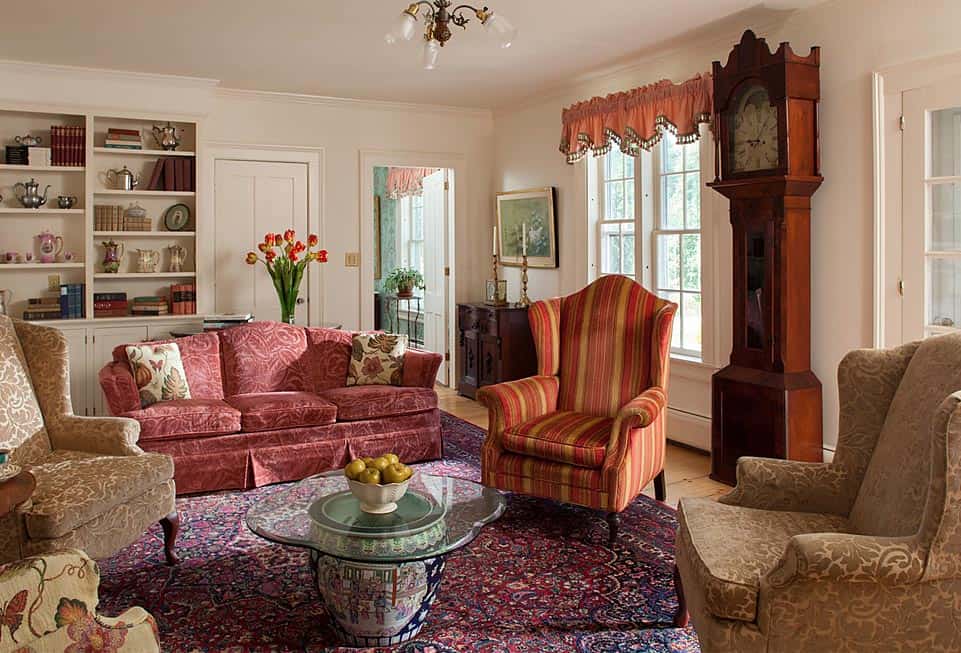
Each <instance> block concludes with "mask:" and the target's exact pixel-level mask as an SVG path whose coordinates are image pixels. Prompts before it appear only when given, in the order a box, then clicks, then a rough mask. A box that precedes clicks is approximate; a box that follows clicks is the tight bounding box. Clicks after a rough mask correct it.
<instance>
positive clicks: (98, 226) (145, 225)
mask: <svg viewBox="0 0 961 653" xmlns="http://www.w3.org/2000/svg"><path fill="white" fill-rule="evenodd" d="M123 213H124V208H123V207H122V206H119V205H112V204H98V205H97V206H94V207H93V228H94V230H95V231H151V229H152V223H151V220H150V218H138V217H131V216H125V215H124V214H123Z"/></svg>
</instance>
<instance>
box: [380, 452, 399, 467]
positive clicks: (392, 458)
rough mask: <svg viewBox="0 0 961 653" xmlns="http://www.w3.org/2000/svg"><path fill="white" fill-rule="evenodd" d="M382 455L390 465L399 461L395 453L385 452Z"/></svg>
mask: <svg viewBox="0 0 961 653" xmlns="http://www.w3.org/2000/svg"><path fill="white" fill-rule="evenodd" d="M383 457H384V458H386V459H387V462H389V463H390V464H391V465H395V464H397V463H399V462H400V458H398V457H397V454H395V453H385V454H384V455H383Z"/></svg>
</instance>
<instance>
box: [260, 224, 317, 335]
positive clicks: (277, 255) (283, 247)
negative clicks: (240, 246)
mask: <svg viewBox="0 0 961 653" xmlns="http://www.w3.org/2000/svg"><path fill="white" fill-rule="evenodd" d="M314 247H317V235H316V234H310V235H309V236H307V244H306V245H305V244H304V243H303V242H302V241H300V240H297V233H296V232H295V231H294V230H293V229H288V230H287V231H285V232H284V233H283V234H267V235H265V236H264V242H262V243H260V244H259V245H257V249H258V250H260V254H258V253H257V252H247V264H248V265H257V262H258V261H260V262H261V263H263V264H264V267H265V268H267V274H269V275H270V278H271V280H272V281H273V282H274V289H275V290H276V291H277V299H279V300H280V321H281V322H285V323H287V324H293V323H294V312H295V310H296V309H297V296H298V295H299V294H300V282H301V281H303V279H304V271H306V270H307V266H308V265H310V264H311V263H313V262H317V263H326V262H327V250H326V249H318V250H316V251H311V250H313V248H314Z"/></svg>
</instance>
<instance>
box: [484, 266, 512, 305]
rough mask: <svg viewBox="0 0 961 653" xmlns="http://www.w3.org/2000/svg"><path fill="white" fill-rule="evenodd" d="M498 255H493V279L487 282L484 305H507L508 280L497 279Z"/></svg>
mask: <svg viewBox="0 0 961 653" xmlns="http://www.w3.org/2000/svg"><path fill="white" fill-rule="evenodd" d="M497 261H498V258H497V254H493V255H491V278H490V279H488V280H487V288H486V291H485V293H484V303H485V304H487V305H489V306H504V305H505V304H507V279H498V278H497Z"/></svg>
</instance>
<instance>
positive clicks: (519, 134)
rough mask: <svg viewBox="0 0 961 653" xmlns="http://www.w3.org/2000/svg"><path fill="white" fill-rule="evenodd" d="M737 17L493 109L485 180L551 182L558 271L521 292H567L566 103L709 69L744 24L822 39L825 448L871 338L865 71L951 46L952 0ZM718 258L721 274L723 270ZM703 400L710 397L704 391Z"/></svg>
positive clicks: (570, 237) (570, 282) (803, 44)
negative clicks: (720, 27)
mask: <svg viewBox="0 0 961 653" xmlns="http://www.w3.org/2000/svg"><path fill="white" fill-rule="evenodd" d="M741 23H742V24H740V25H738V26H737V27H738V29H737V30H735V31H733V32H731V33H730V34H728V35H726V36H725V37H724V38H722V39H720V40H719V39H718V38H717V37H716V36H715V37H712V38H710V39H705V38H703V37H700V38H699V39H691V40H689V41H688V42H687V43H680V44H673V45H672V47H671V48H670V50H665V51H663V52H660V53H655V54H653V55H649V56H648V57H646V58H645V59H644V60H641V61H638V62H637V63H636V65H634V66H631V67H629V68H626V69H622V70H621V71H620V72H617V73H614V74H612V75H607V76H603V77H598V78H596V79H593V80H590V81H586V82H583V83H580V84H577V85H573V86H570V87H567V88H564V89H561V90H559V91H558V92H556V93H553V94H552V95H551V96H550V97H544V98H541V99H538V100H536V101H534V102H527V103H524V105H523V106H520V107H516V108H503V109H501V110H498V111H496V112H495V116H494V121H495V126H496V132H495V133H496V144H495V167H494V177H493V182H494V186H495V188H496V189H497V190H501V189H503V190H510V189H513V188H517V187H527V186H544V185H554V186H557V187H558V196H559V197H558V210H559V223H560V238H561V244H560V249H561V269H560V270H557V271H542V270H535V271H532V272H531V274H530V277H531V285H532V290H533V292H532V293H531V295H532V296H533V297H545V296H550V295H556V294H560V293H567V292H571V291H573V290H575V289H576V288H577V287H578V285H579V283H580V280H579V278H578V271H577V270H570V269H567V268H566V267H565V266H569V265H570V263H571V261H572V260H574V259H575V256H574V252H575V251H576V250H577V249H578V248H580V247H583V246H584V240H583V238H581V237H580V233H581V231H580V229H581V225H582V224H583V223H584V222H586V218H585V215H584V212H583V210H582V208H581V207H579V206H575V205H572V203H571V198H577V197H579V196H580V195H581V194H582V193H583V191H582V190H580V189H579V187H580V185H582V177H581V175H580V174H579V173H578V169H577V167H576V166H567V165H566V164H565V163H564V160H563V157H562V156H561V154H560V153H559V152H558V151H557V143H558V141H559V137H560V114H561V109H562V108H563V107H564V106H567V105H570V104H572V103H574V102H577V101H579V100H584V99H587V98H589V97H592V96H594V95H603V94H606V93H610V92H614V91H620V90H625V89H628V88H633V87H635V86H640V85H643V84H647V83H650V82H654V81H657V80H658V79H662V78H669V79H672V80H674V81H682V80H684V79H687V78H689V77H691V76H692V75H694V74H695V73H698V72H703V71H707V70H710V64H711V61H712V60H714V59H721V60H726V58H727V54H728V52H729V51H730V48H731V47H732V46H733V45H734V44H735V43H736V41H737V40H738V37H739V35H740V31H741V30H743V29H747V28H751V29H754V30H755V31H756V32H757V33H758V36H762V37H765V38H767V40H768V43H769V44H770V45H772V46H775V47H776V45H777V43H778V42H780V41H789V42H790V43H791V44H792V46H793V47H794V48H795V50H796V51H797V52H799V53H805V54H806V53H807V51H808V48H809V47H810V46H812V45H819V46H821V97H822V100H821V106H820V124H821V163H822V166H821V167H822V173H823V175H824V178H825V181H824V184H823V185H822V186H821V188H820V190H818V192H817V193H816V194H815V196H814V199H813V205H812V206H813V240H812V243H813V245H812V248H813V266H812V267H813V277H812V289H813V296H812V299H813V315H812V319H813V324H812V333H813V352H814V355H813V361H812V362H813V368H814V371H815V372H816V373H817V375H818V377H820V379H821V382H822V383H823V384H824V424H825V427H824V436H825V444H826V446H828V447H833V446H834V444H835V442H836V434H837V417H838V405H837V404H838V398H837V384H836V370H837V364H838V362H839V361H840V359H841V357H842V356H843V355H844V354H845V353H846V352H847V351H849V350H850V349H854V348H857V347H869V346H871V343H872V249H871V247H872V228H873V226H872V225H873V223H872V177H871V167H872V149H871V148H872V145H871V73H872V72H873V71H875V70H877V69H880V68H883V67H887V66H891V65H895V64H898V63H903V62H906V61H910V60H914V59H923V58H926V57H932V56H936V55H940V54H947V53H950V52H953V51H957V50H961V37H959V35H958V31H957V25H958V24H959V23H961V3H959V2H944V1H943V0H916V1H915V2H911V3H905V2H903V1H902V0H833V1H831V2H826V3H823V4H820V5H817V6H815V7H811V8H809V9H804V10H801V11H798V12H795V13H793V14H791V15H789V16H787V17H786V18H778V19H777V21H776V23H775V24H767V25H763V24H760V22H759V21H758V20H757V19H756V18H755V19H753V20H752V19H750V18H744V19H742V21H741ZM723 213H724V212H723V211H717V212H716V214H715V215H713V216H712V219H714V220H715V221H716V224H717V225H718V226H719V227H721V226H722V224H721V223H723V224H724V225H728V222H727V216H726V215H724V214H723ZM727 231H728V233H729V225H728V229H727ZM727 265H728V268H727V269H726V271H724V272H723V274H729V263H728V264H727ZM728 305H729V301H728ZM728 315H729V314H728ZM729 319H730V318H729V317H728V318H727V321H729ZM726 353H727V352H725V351H724V349H721V354H722V358H724V359H726ZM676 367H677V366H675V368H676ZM673 376H676V375H673ZM672 382H673V381H672ZM677 390H678V385H677V383H674V387H673V388H672V394H680V395H686V396H685V397H684V398H683V401H685V402H694V401H695V400H696V398H695V397H694V396H692V395H691V394H690V393H691V392H701V393H709V392H710V388H709V385H708V384H700V387H699V388H698V389H696V390H694V389H693V388H691V387H685V389H684V390H682V391H680V392H675V391H677ZM673 403H674V402H673V401H672V404H673ZM701 405H702V407H708V406H709V401H702V402H701ZM669 435H670V434H669Z"/></svg>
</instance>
